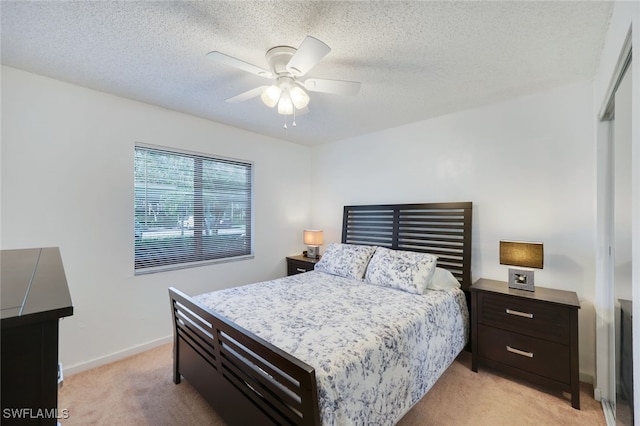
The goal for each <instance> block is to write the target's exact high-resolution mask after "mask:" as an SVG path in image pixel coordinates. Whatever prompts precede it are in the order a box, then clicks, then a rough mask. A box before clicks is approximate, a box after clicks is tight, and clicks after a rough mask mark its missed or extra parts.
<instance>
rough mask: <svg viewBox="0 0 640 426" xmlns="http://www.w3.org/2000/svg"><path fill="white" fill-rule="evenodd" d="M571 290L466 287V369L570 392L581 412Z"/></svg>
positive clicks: (487, 283)
mask: <svg viewBox="0 0 640 426" xmlns="http://www.w3.org/2000/svg"><path fill="white" fill-rule="evenodd" d="M579 308H580V302H579V300H578V296H577V294H576V293H575V292H570V291H563V290H556V289H551V288H544V287H536V290H535V292H531V291H526V290H516V289H510V288H509V287H508V284H507V283H506V282H502V281H494V280H487V279H480V280H478V281H476V282H475V283H474V284H473V285H472V286H471V333H472V336H471V342H472V343H471V344H472V353H473V354H472V365H471V369H472V370H473V371H475V372H477V371H478V366H479V365H485V366H487V367H489V368H493V369H496V370H500V371H503V372H506V373H509V374H512V375H514V376H517V377H520V378H523V379H525V380H528V381H531V382H534V383H537V384H540V385H543V386H549V387H553V388H556V389H560V390H562V391H565V392H569V393H571V405H572V406H573V407H574V408H577V409H579V408H580V381H579V368H578V362H579V359H578V309H579Z"/></svg>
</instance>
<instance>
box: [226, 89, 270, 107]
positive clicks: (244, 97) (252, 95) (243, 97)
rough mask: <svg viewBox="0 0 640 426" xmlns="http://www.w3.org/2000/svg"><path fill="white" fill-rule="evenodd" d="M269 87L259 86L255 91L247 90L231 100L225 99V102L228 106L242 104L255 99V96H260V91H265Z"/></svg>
mask: <svg viewBox="0 0 640 426" xmlns="http://www.w3.org/2000/svg"><path fill="white" fill-rule="evenodd" d="M267 87H269V86H259V87H256V88H255V89H251V90H247V91H246V92H244V93H240V94H239V95H236V96H234V97H232V98H229V99H225V100H226V102H229V103H230V104H237V103H240V102H244V101H246V100H249V99H251V98H255V97H256V96H260V94H261V93H262V91H263V90H264V89H266V88H267Z"/></svg>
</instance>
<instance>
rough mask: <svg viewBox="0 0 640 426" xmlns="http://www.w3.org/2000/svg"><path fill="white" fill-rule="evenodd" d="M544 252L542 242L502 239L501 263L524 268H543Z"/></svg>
mask: <svg viewBox="0 0 640 426" xmlns="http://www.w3.org/2000/svg"><path fill="white" fill-rule="evenodd" d="M543 263H544V253H543V246H542V243H529V242H522V241H500V264H501V265H512V266H520V267H523V268H537V269H542V265H543Z"/></svg>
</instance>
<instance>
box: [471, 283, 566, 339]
mask: <svg viewBox="0 0 640 426" xmlns="http://www.w3.org/2000/svg"><path fill="white" fill-rule="evenodd" d="M478 299H479V306H480V309H479V311H478V323H480V324H485V325H490V326H493V327H497V328H501V329H504V330H509V331H513V332H517V333H520V334H526V335H528V336H533V337H538V338H541V339H546V340H551V341H554V342H557V343H562V344H568V343H569V335H570V331H571V330H570V324H571V323H570V321H569V316H570V313H571V312H570V310H569V309H567V308H566V307H562V306H556V305H553V304H549V303H543V302H535V301H531V300H529V299H524V298H518V297H510V296H503V295H499V294H494V293H480V294H478Z"/></svg>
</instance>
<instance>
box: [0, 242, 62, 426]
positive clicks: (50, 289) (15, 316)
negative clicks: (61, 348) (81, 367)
mask: <svg viewBox="0 0 640 426" xmlns="http://www.w3.org/2000/svg"><path fill="white" fill-rule="evenodd" d="M0 275H1V277H0V280H1V281H0V283H1V285H0V291H1V294H0V296H1V300H2V317H1V323H2V333H1V345H2V348H1V352H2V353H1V356H2V358H1V364H2V367H1V368H2V379H1V381H2V388H1V389H2V397H1V401H2V404H1V405H2V424H3V425H9V424H19V425H55V424H56V423H57V420H58V418H62V417H63V416H62V414H61V413H60V412H59V411H58V322H59V319H60V318H62V317H67V316H70V315H73V306H72V304H71V296H70V294H69V289H68V287H67V279H66V276H65V273H64V268H63V265H62V259H61V257H60V251H59V250H58V248H55V247H53V248H34V249H20V250H2V251H0Z"/></svg>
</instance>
